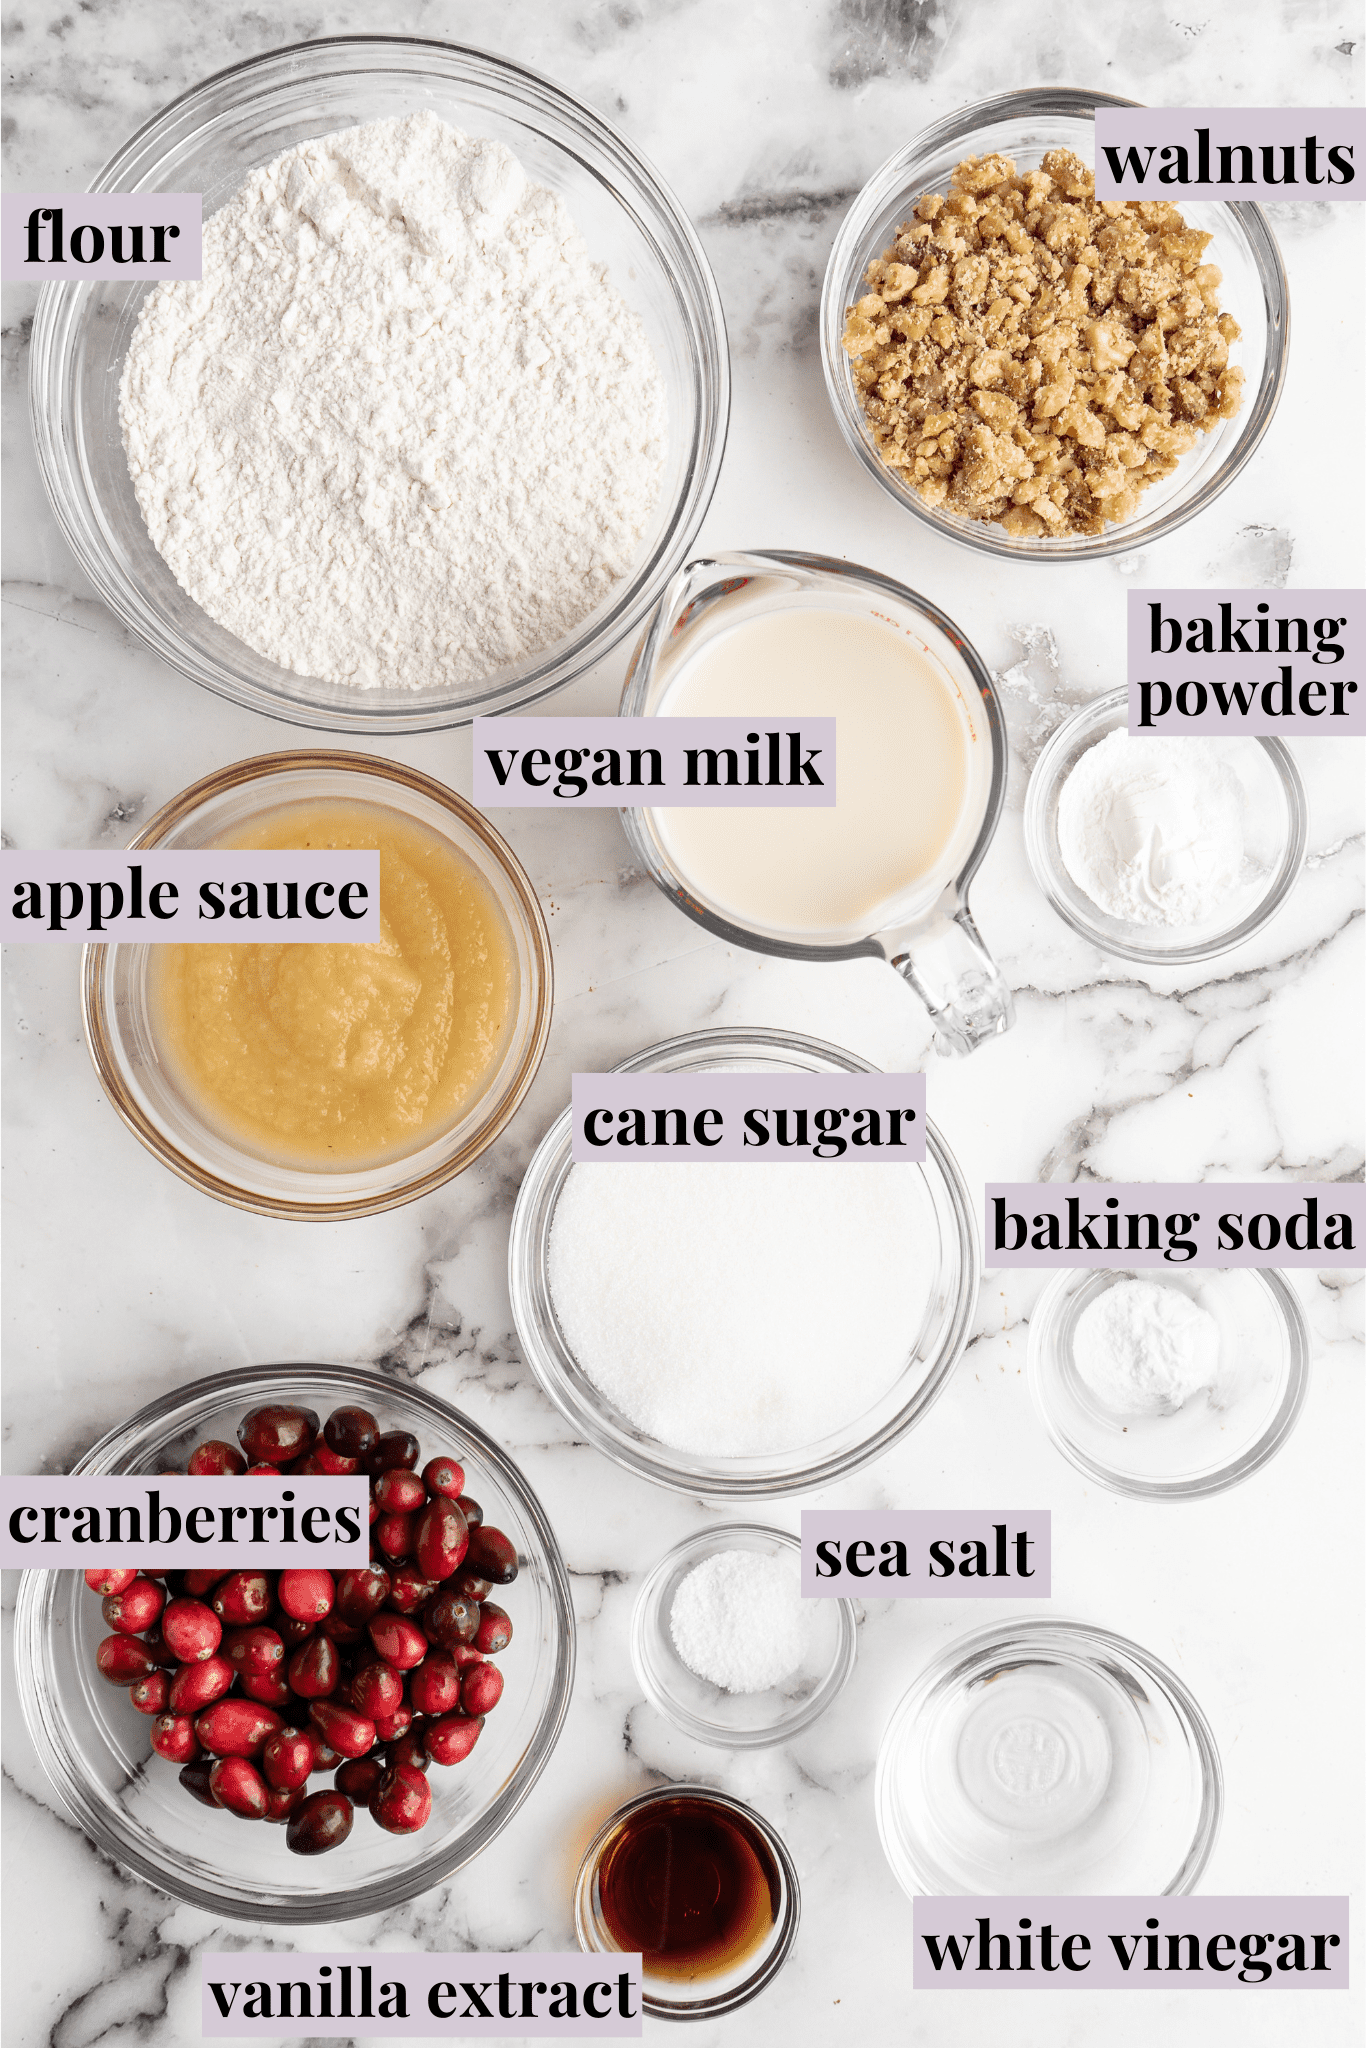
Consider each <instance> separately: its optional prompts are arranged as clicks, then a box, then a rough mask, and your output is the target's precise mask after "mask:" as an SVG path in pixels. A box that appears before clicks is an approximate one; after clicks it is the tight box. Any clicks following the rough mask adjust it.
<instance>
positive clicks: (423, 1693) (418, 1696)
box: [408, 1650, 460, 1719]
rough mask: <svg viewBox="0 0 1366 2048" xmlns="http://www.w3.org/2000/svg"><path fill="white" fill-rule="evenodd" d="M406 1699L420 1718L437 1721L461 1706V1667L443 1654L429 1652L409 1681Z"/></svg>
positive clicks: (442, 1651)
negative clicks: (429, 1717) (428, 1717)
mask: <svg viewBox="0 0 1366 2048" xmlns="http://www.w3.org/2000/svg"><path fill="white" fill-rule="evenodd" d="M408 1696H409V1698H410V1699H411V1700H412V1703H413V1706H414V1708H415V1710H416V1711H417V1712H418V1713H419V1714H430V1715H431V1716H432V1718H433V1719H436V1718H437V1717H438V1716H440V1715H442V1714H451V1713H454V1711H455V1709H456V1708H457V1707H458V1706H459V1704H460V1667H459V1666H458V1665H457V1663H456V1661H455V1659H454V1658H453V1657H448V1656H447V1655H446V1653H445V1651H444V1650H429V1651H428V1652H427V1655H426V1656H425V1658H424V1659H423V1661H422V1662H421V1663H420V1664H419V1665H418V1667H417V1669H416V1670H415V1671H414V1672H413V1674H412V1676H411V1678H410V1679H409V1680H408Z"/></svg>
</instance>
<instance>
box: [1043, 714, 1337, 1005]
mask: <svg viewBox="0 0 1366 2048" xmlns="http://www.w3.org/2000/svg"><path fill="white" fill-rule="evenodd" d="M1128 715H1129V714H1128V691H1127V689H1120V690H1112V691H1109V692H1107V693H1106V695H1105V696H1103V697H1097V698H1095V699H1093V700H1092V702H1091V703H1089V704H1083V705H1082V707H1081V709H1080V710H1079V711H1077V712H1074V713H1073V715H1072V717H1070V718H1069V719H1067V720H1066V721H1065V723H1064V724H1062V725H1060V726H1059V727H1058V729H1057V731H1056V732H1055V733H1054V734H1053V736H1052V738H1051V739H1050V740H1049V742H1048V744H1047V746H1046V747H1045V748H1044V750H1043V752H1042V753H1041V754H1040V756H1039V758H1038V760H1037V761H1036V762H1035V764H1034V771H1033V773H1032V775H1031V776H1030V779H1029V788H1028V791H1027V792H1026V795H1025V810H1024V834H1025V851H1026V853H1027V854H1028V856H1029V865H1030V867H1031V868H1032V869H1033V871H1034V879H1035V881H1036V882H1037V883H1038V885H1039V887H1040V888H1041V889H1042V890H1043V893H1044V895H1045V896H1046V897H1047V898H1048V900H1049V902H1050V903H1051V904H1052V906H1053V908H1054V910H1056V912H1057V913H1058V916H1059V917H1060V918H1062V920H1063V922H1064V923H1065V924H1069V925H1070V926H1071V927H1072V929H1073V931H1074V932H1079V933H1080V934H1081V936H1082V938H1084V939H1089V940H1090V941H1091V943H1092V945H1094V946H1099V947H1100V948H1101V950H1102V952H1105V953H1113V954H1116V955H1117V956H1118V957H1119V958H1120V959H1121V960H1138V961H1141V962H1143V963H1145V964H1149V965H1153V966H1169V967H1175V966H1180V965H1182V964H1183V963H1185V962H1188V961H1196V960H1211V959H1213V958H1214V957H1215V956H1216V954H1219V953H1228V952H1231V951H1232V949H1233V948H1234V947H1235V946H1240V945H1241V944H1242V943H1243V941H1244V940H1245V939H1250V938H1251V937H1252V935H1253V933H1254V932H1258V931H1260V930H1261V928H1262V926H1263V925H1264V924H1266V923H1267V922H1268V921H1269V920H1270V919H1271V918H1272V917H1274V916H1275V914H1276V912H1277V911H1278V910H1279V909H1280V907H1281V905H1282V904H1283V903H1284V902H1285V899H1286V897H1287V896H1288V895H1289V894H1290V891H1291V890H1292V889H1293V888H1294V886H1295V883H1296V882H1297V881H1298V879H1299V874H1300V869H1301V868H1302V867H1303V865H1304V855H1305V848H1306V845H1307V843H1308V819H1309V814H1308V807H1307V805H1306V803H1305V796H1304V785H1303V783H1302V782H1301V781H1300V776H1299V771H1298V769H1297V768H1296V766H1295V763H1294V761H1293V760H1292V759H1291V756H1290V751H1289V749H1288V748H1287V747H1285V746H1283V745H1282V743H1281V742H1280V740H1274V739H1252V738H1249V737H1247V736H1246V735H1244V734H1238V735H1235V736H1233V737H1232V738H1228V739H1225V738H1218V739H1205V738H1201V737H1199V736H1188V737H1179V738H1167V737H1165V736H1162V735H1156V734H1155V735H1150V736H1145V735H1140V736H1138V737H1137V738H1134V737H1131V736H1130V734H1129V732H1128V729H1127V728H1128Z"/></svg>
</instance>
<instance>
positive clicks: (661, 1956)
mask: <svg viewBox="0 0 1366 2048" xmlns="http://www.w3.org/2000/svg"><path fill="white" fill-rule="evenodd" d="M800 1916H801V1893H800V1890H799V1888H798V1884H797V1871H796V1866H795V1865H794V1863H793V1861H792V1858H791V1856H790V1855H789V1854H788V1851H787V1848H786V1845H785V1844H784V1842H783V1840H782V1838H781V1836H779V1835H778V1834H777V1833H776V1832H775V1831H774V1830H773V1829H772V1828H771V1827H770V1826H769V1824H768V1822H767V1821H766V1820H764V1818H763V1817H762V1815H760V1814H757V1813H755V1812H754V1811H753V1809H752V1808H751V1807H748V1806H745V1805H743V1804H742V1803H741V1802H740V1800H738V1799H732V1798H730V1797H729V1795H728V1794H726V1793H725V1792H713V1791H711V1790H710V1789H709V1788H708V1787H706V1786H702V1785H660V1786H657V1787H656V1788H655V1789H654V1791H652V1792H642V1793H641V1795H640V1797H639V1798H637V1799H632V1800H628V1802H627V1803H626V1805H625V1806H621V1807H618V1809H617V1811H616V1812H615V1813H614V1814H613V1815H612V1817H611V1819H610V1820H608V1821H607V1822H606V1823H605V1824H604V1825H603V1826H602V1827H601V1828H600V1829H599V1830H598V1832H597V1834H596V1835H595V1836H594V1838H593V1840H592V1841H591V1842H590V1844H589V1846H588V1849H587V1851H586V1852H585V1855H584V1858H583V1861H582V1863H581V1864H580V1865H579V1874H578V1878H577V1880H576V1882H575V1886H574V1924H575V1930H576V1932H577V1934H578V1938H579V1946H580V1948H582V1949H583V1950H584V1951H585V1952H586V1953H587V1954H589V1955H600V1954H618V1955H620V1954H628V1955H629V1954H634V1953H637V1952H638V1953H639V1954H640V1957H641V1962H642V1972H641V1974H642V1979H643V2002H644V2007H645V2011H646V2012H647V2013H648V2014H650V2015H651V2016H652V2017H653V2018H655V2019H678V2020H702V2019H716V2018H719V2017H720V2015H721V2014H723V2013H728V2012H734V2011H735V2009H736V2008H737V2006H741V2005H745V2004H747V2003H748V2001H749V2000H750V1999H751V1998H754V1997H756V1996H757V1995H758V1993H759V1992H760V1991H762V1990H763V1989H764V1987H765V1986H766V1985H767V1984H769V1983H770V1982H771V1981H772V1980H773V1978H774V1977H776V1975H777V1974H778V1972H779V1970H780V1969H781V1968H782V1966H783V1964H784V1963H785V1962H786V1961H787V1957H788V1952H789V1950H790V1949H791V1947H792V1943H793V1941H794V1939H795V1938H796V1933H797V1923H798V1920H799V1919H800Z"/></svg>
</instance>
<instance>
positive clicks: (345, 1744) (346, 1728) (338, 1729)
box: [308, 1700, 375, 1756]
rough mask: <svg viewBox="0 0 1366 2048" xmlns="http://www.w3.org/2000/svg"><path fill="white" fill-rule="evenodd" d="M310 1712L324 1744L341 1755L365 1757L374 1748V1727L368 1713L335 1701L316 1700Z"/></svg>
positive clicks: (310, 1716) (310, 1717)
mask: <svg viewBox="0 0 1366 2048" xmlns="http://www.w3.org/2000/svg"><path fill="white" fill-rule="evenodd" d="M308 1711H309V1719H310V1720H311V1721H312V1722H313V1725H314V1727H315V1728H316V1729H317V1730H318V1733H319V1734H320V1735H321V1736H322V1738H323V1741H324V1742H325V1743H326V1744H327V1746H328V1748H329V1749H334V1750H336V1752H337V1754H338V1755H339V1756H364V1755H365V1752H366V1750H367V1749H373V1748H374V1746H375V1724H374V1722H373V1721H372V1720H371V1719H370V1717H369V1716H368V1715H367V1714H360V1713H357V1711H356V1709H355V1708H354V1707H343V1706H340V1705H338V1704H337V1703H336V1702H334V1701H332V1700H314V1702H313V1704H312V1706H311V1707H310V1708H309V1710H308Z"/></svg>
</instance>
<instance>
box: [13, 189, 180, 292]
mask: <svg viewBox="0 0 1366 2048" xmlns="http://www.w3.org/2000/svg"><path fill="white" fill-rule="evenodd" d="M44 207H53V208H60V209H61V214H62V241H63V255H64V257H65V259H66V260H65V261H64V262H62V263H54V262H51V261H50V260H49V259H50V258H51V256H52V250H53V238H52V227H53V223H52V222H51V221H50V220H45V221H41V222H40V223H39V228H40V233H39V237H38V248H39V252H40V253H41V255H42V257H43V259H44V260H43V261H42V262H41V263H30V262H29V261H28V218H29V215H30V214H31V213H32V212H33V211H34V209H35V208H38V209H40V210H41V209H42V208H44ZM203 216H204V201H203V196H202V194H200V193H198V192H6V193H5V194H4V195H3V197H0V250H2V251H3V254H2V255H0V272H2V273H3V278H4V282H5V283H6V284H54V283H56V284H81V283H83V282H84V281H85V280H86V279H88V278H101V279H104V280H105V281H107V282H108V281H113V280H115V279H123V280H124V281H126V282H128V283H133V284H135V283H138V282H139V281H144V282H148V283H151V282H156V283H158V284H159V283H160V282H161V280H162V279H163V278H167V277H173V278H174V277H202V276H203V274H204V249H203ZM83 226H89V227H95V228H98V229H99V230H100V233H101V235H102V236H103V237H104V251H103V254H102V255H100V256H98V257H96V258H95V260H94V261H93V262H90V263H82V262H80V261H79V260H78V259H77V258H76V257H75V256H73V254H72V250H71V237H72V235H73V234H74V233H75V232H76V230H77V229H78V228H81V227H83ZM136 227H140V228H141V229H142V244H143V248H144V250H145V252H146V254H147V257H148V259H149V260H148V261H146V262H143V263H116V262H115V260H114V253H113V236H112V234H111V232H110V230H111V229H113V228H122V229H123V230H124V231H125V232H124V246H125V247H126V248H130V249H131V247H132V242H131V238H130V237H129V235H128V232H127V231H128V230H129V229H131V228H136ZM154 227H165V228H177V229H179V233H178V234H177V235H170V234H168V235H166V236H165V238H164V240H163V243H162V246H163V248H164V249H165V251H166V261H165V262H164V263H153V262H151V261H150V257H151V254H152V250H153V247H154V243H153V240H152V229H153V228H154ZM82 246H83V247H84V248H86V249H90V248H92V247H93V246H94V244H93V241H92V239H91V238H90V237H89V236H88V235H87V236H85V237H83V238H82Z"/></svg>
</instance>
